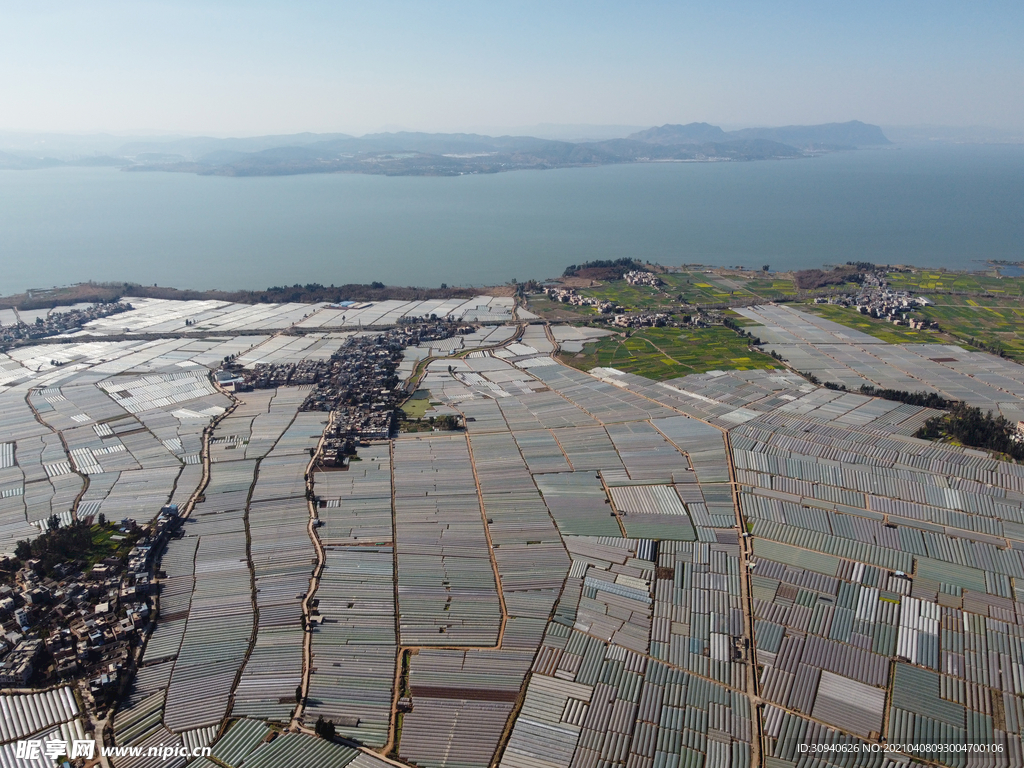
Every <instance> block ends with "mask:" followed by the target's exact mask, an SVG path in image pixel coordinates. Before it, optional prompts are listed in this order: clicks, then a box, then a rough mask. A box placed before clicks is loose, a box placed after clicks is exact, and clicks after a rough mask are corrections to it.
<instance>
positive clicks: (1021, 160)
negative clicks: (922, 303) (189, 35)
mask: <svg viewBox="0 0 1024 768" xmlns="http://www.w3.org/2000/svg"><path fill="white" fill-rule="evenodd" d="M620 256H632V257H636V258H642V259H648V260H651V261H656V262H660V263H662V264H681V263H684V262H687V263H695V262H696V263H705V264H715V265H722V266H731V265H745V266H756V267H760V266H761V265H762V264H770V265H771V267H772V269H789V268H801V267H810V266H819V265H821V264H823V263H841V262H845V261H848V260H867V261H875V262H879V263H912V264H930V265H935V266H945V267H950V268H967V267H979V266H980V263H979V261H984V260H986V259H1004V260H1011V261H1016V260H1020V259H1024V146H960V147H956V146H953V147H950V146H943V147H924V148H901V149H892V150H878V151H869V150H863V151H858V152H845V153H836V154H831V155H825V156H822V157H816V158H810V159H802V160H786V161H778V162H753V163H716V164H696V163H686V164H668V163H666V164H648V165H624V166H605V167H599V168H574V169H562V170H554V171H519V172H513V173H503V174H497V175H489V176H463V177H456V178H430V177H428V178H413V177H397V178H385V177H378V176H356V175H309V176H289V177H261V178H219V177H209V176H194V175H188V174H170V173H124V172H121V171H118V170H115V169H105V168H64V169H53V170H46V171H0V265H2V268H0V293H4V294H6V293H12V292H15V291H21V290H24V289H25V288H29V287H32V288H38V287H48V286H52V285H63V284H67V283H71V282H78V281H83V280H90V279H91V280H130V281H137V282H142V283H159V284H161V285H173V286H177V287H182V288H214V287H216V288H225V289H229V288H265V287H267V286H270V285H280V284H292V283H309V282H320V283H324V284H329V283H334V284H341V283H347V282H370V281H372V280H381V281H383V282H386V283H391V284H401V285H409V284H412V285H425V286H436V285H438V284H440V283H441V282H447V283H448V284H450V285H466V284H469V285H487V284H497V283H503V282H506V281H508V280H510V279H512V278H517V279H519V280H524V279H526V278H531V277H534V278H546V277H551V276H554V275H557V274H559V273H560V272H561V271H562V269H563V268H564V267H565V266H566V265H567V264H570V263H574V262H580V261H584V260H587V259H596V258H617V257H620Z"/></svg>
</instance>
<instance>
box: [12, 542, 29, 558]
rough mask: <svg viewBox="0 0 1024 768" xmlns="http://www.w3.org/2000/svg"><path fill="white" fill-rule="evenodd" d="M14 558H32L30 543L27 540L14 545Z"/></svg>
mask: <svg viewBox="0 0 1024 768" xmlns="http://www.w3.org/2000/svg"><path fill="white" fill-rule="evenodd" d="M14 556H15V557H16V558H18V559H19V560H29V559H31V557H32V543H31V542H30V541H29V540H28V539H22V540H21V541H19V542H18V543H17V544H15V545H14Z"/></svg>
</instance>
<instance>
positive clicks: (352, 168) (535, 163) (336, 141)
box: [0, 121, 889, 176]
mask: <svg viewBox="0 0 1024 768" xmlns="http://www.w3.org/2000/svg"><path fill="white" fill-rule="evenodd" d="M103 138H104V139H105V140H107V141H106V143H105V144H104V150H105V151H104V152H103V153H102V154H96V155H93V156H84V155H81V154H79V155H76V156H74V157H69V158H63V159H61V158H54V157H46V156H39V154H38V148H36V147H33V149H31V150H27V151H26V150H25V149H19V150H12V151H8V152H0V168H7V169H31V168H49V167H54V166H60V165H116V166H121V167H122V168H123V169H124V170H127V171H176V172H185V173H198V174H203V175H217V176H278V175H290V174H302V173H371V174H383V175H395V176H412V175H418V176H424V175H430V176H455V175H461V174H466V173H497V172H500V171H510V170H518V169H524V168H564V167H572V166H586V165H609V164H613V163H638V162H713V161H749V160H768V159H784V158H795V157H803V156H805V155H807V154H809V153H812V152H816V151H831V150H840V149H854V148H856V147H862V146H878V145H884V144H888V143H889V140H888V139H886V137H885V135H884V134H883V133H882V130H881V129H880V128H879V127H878V126H874V125H867V124H865V123H861V122H857V121H852V122H849V123H830V124H827V125H815V126H786V127H783V128H748V129H744V130H740V131H723V130H722V129H721V128H719V127H717V126H714V125H709V124H707V123H690V124H689V125H663V126H661V127H660V128H650V129H647V130H644V131H639V132H637V133H633V134H631V135H629V136H628V137H626V138H621V139H608V140H604V141H586V142H569V141H556V140H551V139H540V138H535V137H532V136H498V137H494V136H483V135H479V134H467V133H408V132H402V133H377V134H368V135H366V136H360V137H354V136H348V135H345V134H314V133H300V134H292V135H286V136H258V137H253V138H242V139H216V138H210V137H193V138H183V137H169V138H161V139H148V140H134V141H130V142H127V143H124V144H122V145H121V146H118V147H116V148H111V147H110V146H109V138H110V137H103Z"/></svg>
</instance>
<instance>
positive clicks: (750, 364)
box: [562, 327, 777, 381]
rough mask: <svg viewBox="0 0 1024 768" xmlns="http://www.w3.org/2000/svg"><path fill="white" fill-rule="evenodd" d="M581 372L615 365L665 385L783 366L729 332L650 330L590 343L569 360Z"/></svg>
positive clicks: (702, 329)
mask: <svg viewBox="0 0 1024 768" xmlns="http://www.w3.org/2000/svg"><path fill="white" fill-rule="evenodd" d="M562 359H563V360H564V361H565V362H567V363H568V364H570V365H572V366H574V367H576V368H579V369H581V370H589V369H590V368H594V367H595V366H610V367H612V368H617V369H619V370H621V371H626V372H627V373H635V374H638V375H640V376H645V377H647V378H649V379H656V380H659V381H660V380H665V379H671V378H675V377H677V376H686V375H688V374H691V373H704V372H706V371H714V370H726V369H732V370H748V369H759V368H773V367H775V366H776V365H777V363H775V361H774V360H773V359H772V358H771V357H769V356H768V355H765V354H762V353H760V352H751V351H750V349H749V348H748V346H747V342H746V340H744V339H742V338H740V337H739V336H737V335H736V334H735V333H734V332H733V331H731V330H729V329H728V328H718V327H713V328H699V329H693V330H683V329H679V328H645V329H643V330H640V331H637V332H636V333H634V334H632V335H631V336H630V337H629V338H624V337H623V336H609V337H607V338H604V339H600V340H599V341H597V342H595V343H592V344H587V345H586V346H585V347H584V348H583V352H582V353H580V354H577V355H563V357H562Z"/></svg>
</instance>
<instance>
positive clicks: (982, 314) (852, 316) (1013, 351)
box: [797, 296, 1024, 363]
mask: <svg viewBox="0 0 1024 768" xmlns="http://www.w3.org/2000/svg"><path fill="white" fill-rule="evenodd" d="M797 308H798V309H800V310H803V311H805V312H810V313H811V314H815V315H818V316H819V317H824V318H827V319H828V320H832V321H834V322H837V323H840V324H841V325H845V326H847V327H848V328H855V329H857V330H858V331H863V332H864V333H867V334H869V335H871V336H874V337H875V338H877V339H881V340H882V341H885V342H888V343H889V344H928V343H937V344H962V345H965V346H975V347H982V346H983V347H984V348H985V349H988V350H989V351H999V350H1002V351H1004V352H1005V353H1006V355H1007V357H1010V358H1012V359H1014V360H1016V361H1018V362H1022V363H1024V304H1018V303H1016V302H1013V301H1012V300H1008V299H996V298H984V297H980V296H979V297H977V298H971V297H967V296H937V297H936V304H935V306H931V307H925V308H924V309H919V310H916V311H915V312H914V313H913V316H914V317H917V318H920V319H923V320H932V321H934V322H936V323H938V324H939V331H938V332H937V331H913V330H911V329H910V328H906V327H903V326H898V325H892V324H891V323H887V322H886V321H884V320H878V319H875V318H871V317H867V316H865V315H862V314H860V313H859V312H857V311H856V310H854V309H850V308H847V307H836V306H831V305H826V304H807V305H799V306H798V307H797Z"/></svg>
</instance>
